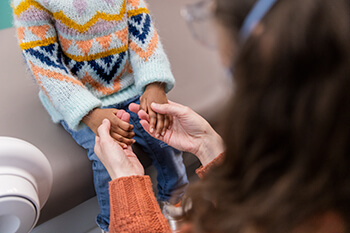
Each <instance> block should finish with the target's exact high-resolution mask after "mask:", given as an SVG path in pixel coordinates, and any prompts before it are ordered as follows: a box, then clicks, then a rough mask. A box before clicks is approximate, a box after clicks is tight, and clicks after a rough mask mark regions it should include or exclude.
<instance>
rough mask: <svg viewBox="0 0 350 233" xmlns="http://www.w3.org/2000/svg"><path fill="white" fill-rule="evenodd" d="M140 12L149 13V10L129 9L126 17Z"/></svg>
mask: <svg viewBox="0 0 350 233" xmlns="http://www.w3.org/2000/svg"><path fill="white" fill-rule="evenodd" d="M142 13H145V14H149V10H148V9H147V8H140V9H137V10H131V11H128V17H129V18H130V17H132V16H136V15H139V14H142Z"/></svg>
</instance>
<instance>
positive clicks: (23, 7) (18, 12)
mask: <svg viewBox="0 0 350 233" xmlns="http://www.w3.org/2000/svg"><path fill="white" fill-rule="evenodd" d="M31 6H34V7H35V8H37V9H40V10H42V11H45V12H47V13H49V14H51V13H50V12H49V11H48V10H46V9H45V8H44V7H43V6H41V5H40V4H39V3H37V2H36V1H33V0H26V1H24V2H22V3H21V4H19V5H18V6H17V7H16V8H14V11H13V12H14V14H15V15H16V16H20V15H21V14H22V13H23V12H25V11H26V10H27V9H28V8H30V7H31Z"/></svg>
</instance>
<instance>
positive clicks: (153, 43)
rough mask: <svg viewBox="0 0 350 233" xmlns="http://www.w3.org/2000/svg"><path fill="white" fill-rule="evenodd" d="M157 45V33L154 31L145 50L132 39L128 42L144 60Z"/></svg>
mask: <svg viewBox="0 0 350 233" xmlns="http://www.w3.org/2000/svg"><path fill="white" fill-rule="evenodd" d="M157 45H158V33H157V32H156V31H155V33H154V36H153V38H152V40H151V42H150V43H149V45H148V48H147V50H146V51H144V50H143V49H142V48H141V47H139V46H138V45H137V44H136V43H135V42H134V41H131V42H130V48H131V49H132V50H133V51H134V52H135V53H136V54H137V55H139V57H140V58H143V59H145V61H148V59H149V57H150V56H151V55H152V54H153V52H154V50H155V49H156V48H157Z"/></svg>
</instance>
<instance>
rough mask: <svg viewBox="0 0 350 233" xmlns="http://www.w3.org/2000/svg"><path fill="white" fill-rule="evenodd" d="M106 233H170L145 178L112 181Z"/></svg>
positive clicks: (136, 177)
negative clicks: (107, 230)
mask: <svg viewBox="0 0 350 233" xmlns="http://www.w3.org/2000/svg"><path fill="white" fill-rule="evenodd" d="M109 192H110V206H111V215H110V227H109V232H110V233H115V232H145V233H151V232H164V233H167V232H171V230H170V228H169V225H168V223H167V220H166V219H165V217H164V216H163V214H162V213H161V210H160V208H159V206H158V203H157V200H156V198H155V196H154V193H153V190H152V183H151V179H150V178H149V177H148V176H130V177H123V178H119V179H115V180H112V181H111V182H110V183H109Z"/></svg>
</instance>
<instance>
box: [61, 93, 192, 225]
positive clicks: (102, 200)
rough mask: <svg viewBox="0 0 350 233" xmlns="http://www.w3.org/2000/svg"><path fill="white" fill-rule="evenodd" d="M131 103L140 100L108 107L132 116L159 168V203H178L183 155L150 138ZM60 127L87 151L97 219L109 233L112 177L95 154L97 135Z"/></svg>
mask: <svg viewBox="0 0 350 233" xmlns="http://www.w3.org/2000/svg"><path fill="white" fill-rule="evenodd" d="M130 103H138V104H139V103H140V101H139V97H135V98H132V99H130V100H127V101H125V102H123V103H120V104H116V105H111V106H108V107H105V108H117V109H124V110H125V111H127V112H129V113H130V115H131V117H130V124H132V125H134V132H135V137H134V139H135V140H136V143H138V144H139V145H140V146H141V147H142V149H143V150H144V151H145V152H146V153H147V154H148V156H149V157H150V158H151V160H152V164H153V165H154V166H155V168H156V169H157V182H158V186H157V188H158V195H157V196H158V200H159V201H169V200H170V198H174V199H175V200H179V199H180V198H181V196H182V195H183V193H184V191H185V189H186V187H187V185H188V179H187V175H186V169H185V166H184V164H183V161H182V152H180V151H178V150H176V149H174V148H172V147H170V146H168V145H167V144H165V143H163V142H161V141H159V140H157V139H155V138H153V137H152V136H150V135H149V134H148V133H147V132H146V131H145V130H144V129H143V127H142V126H141V124H140V122H139V118H138V116H137V114H135V113H133V112H130V110H129V109H128V107H129V104H130ZM61 124H62V125H63V127H64V128H65V129H66V131H68V132H69V133H70V134H71V135H72V137H73V138H74V140H75V141H76V142H77V143H78V144H79V145H80V146H82V147H83V148H85V149H86V150H87V155H88V158H89V159H90V160H91V161H92V170H93V176H94V185H95V191H96V195H97V200H98V204H99V207H100V213H99V214H98V216H97V218H96V222H97V224H98V226H99V227H100V228H101V229H102V230H104V231H108V226H109V214H110V207H109V191H108V187H109V185H108V182H109V181H110V180H111V178H110V177H109V175H108V172H107V170H106V169H105V167H104V166H103V164H102V163H101V162H100V160H99V159H98V157H97V156H96V154H95V152H94V146H95V134H94V133H93V132H92V131H91V130H90V128H89V127H85V128H83V129H81V130H79V131H72V130H70V129H69V128H68V127H67V124H66V123H65V122H64V121H62V122H61Z"/></svg>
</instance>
